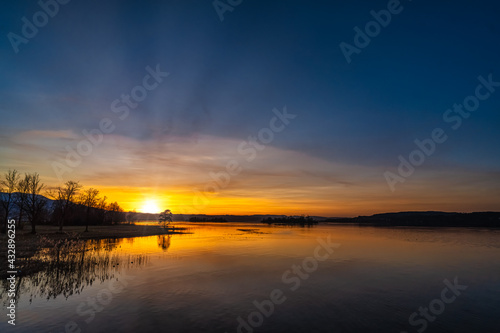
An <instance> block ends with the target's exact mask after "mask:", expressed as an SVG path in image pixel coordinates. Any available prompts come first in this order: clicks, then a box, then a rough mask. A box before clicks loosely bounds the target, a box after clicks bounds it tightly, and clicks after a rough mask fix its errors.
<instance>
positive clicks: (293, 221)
mask: <svg viewBox="0 0 500 333" xmlns="http://www.w3.org/2000/svg"><path fill="white" fill-rule="evenodd" d="M261 222H262V223H267V224H280V225H300V226H306V225H313V224H318V221H316V220H315V219H313V218H312V217H310V216H284V217H268V218H266V219H263V220H262V221H261Z"/></svg>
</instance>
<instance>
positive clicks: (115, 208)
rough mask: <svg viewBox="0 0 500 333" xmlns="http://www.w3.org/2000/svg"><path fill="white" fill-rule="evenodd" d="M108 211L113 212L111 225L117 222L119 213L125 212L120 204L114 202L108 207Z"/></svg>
mask: <svg viewBox="0 0 500 333" xmlns="http://www.w3.org/2000/svg"><path fill="white" fill-rule="evenodd" d="M107 209H108V211H110V212H111V224H113V222H115V221H116V219H117V217H118V213H121V212H123V209H122V208H121V207H120V205H118V202H116V201H115V202H112V203H110V204H109V205H108V207H107Z"/></svg>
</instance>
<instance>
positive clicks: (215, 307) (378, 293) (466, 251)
mask: <svg viewBox="0 0 500 333" xmlns="http://www.w3.org/2000/svg"><path fill="white" fill-rule="evenodd" d="M176 225H178V226H183V227H186V226H187V227H188V228H189V229H188V231H189V232H191V233H190V234H184V235H172V236H152V237H137V238H130V239H121V240H109V241H93V242H89V243H87V244H86V245H85V247H84V248H85V251H81V249H79V250H76V251H74V252H71V253H69V254H67V255H66V257H63V256H61V257H60V258H59V260H60V261H64V260H66V263H65V264H64V265H56V264H54V262H53V258H52V262H51V263H48V264H47V266H46V269H44V270H42V271H41V272H39V273H38V274H35V275H33V276H30V277H24V278H23V279H22V280H21V281H18V284H19V285H20V292H19V299H18V302H19V303H18V309H17V318H16V319H17V320H16V326H15V327H13V326H11V325H8V324H7V323H6V321H7V320H6V319H5V318H6V317H5V315H3V316H2V317H4V319H2V321H1V322H0V331H1V332H54V333H59V332H79V331H81V332H140V331H144V332H147V331H155V332H251V331H254V332H401V331H407V332H417V331H418V330H420V331H421V332H423V331H426V332H498V329H499V328H500V317H499V316H498V306H499V305H500V265H499V258H500V230H482V229H466V228H449V229H425V228H373V227H357V226H345V225H333V224H332V225H318V226H314V227H310V228H307V227H306V228H300V227H281V226H280V227H278V226H276V227H272V226H267V225H262V224H241V223H238V224H236V223H235V224H229V223H227V224H189V223H177V224H176ZM238 229H240V230H238ZM325 244H330V245H325ZM41 255H45V256H50V254H47V253H44V254H41ZM294 266H295V267H294ZM455 279H456V283H457V284H458V285H460V286H464V287H460V286H459V287H458V289H456V290H455V293H453V291H452V290H449V289H450V287H449V286H448V284H451V285H453V284H454V283H455V282H454V280H455ZM445 280H448V282H444V281H445ZM465 286H466V288H465ZM2 288H3V287H2ZM445 288H448V290H445V291H443V290H444V289H445ZM443 295H444V296H443ZM2 300H3V301H4V302H5V300H6V293H5V290H3V289H2ZM273 301H274V303H273ZM4 305H5V303H4ZM429 306H431V308H432V309H431V310H428V311H429V312H428V313H427V314H419V313H418V312H419V308H420V307H422V308H428V307H429ZM259 307H260V308H261V310H259V309H258V308H259ZM3 308H4V311H5V307H4V306H3ZM423 311H425V309H423ZM414 312H417V314H416V315H413V316H414V317H413V321H412V323H413V325H412V324H411V323H410V322H409V318H410V316H412V314H413V313H414ZM2 313H5V312H2ZM426 317H427V319H426ZM238 318H240V319H238Z"/></svg>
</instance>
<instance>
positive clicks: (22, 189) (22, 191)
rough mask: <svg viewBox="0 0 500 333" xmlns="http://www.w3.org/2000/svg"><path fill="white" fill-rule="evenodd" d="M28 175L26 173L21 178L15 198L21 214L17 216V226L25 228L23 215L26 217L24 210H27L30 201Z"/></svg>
mask: <svg viewBox="0 0 500 333" xmlns="http://www.w3.org/2000/svg"><path fill="white" fill-rule="evenodd" d="M27 178H28V175H27V174H24V178H23V179H21V180H20V181H19V182H18V183H17V193H16V198H15V203H16V206H17V208H18V209H19V215H18V218H17V228H18V229H22V228H23V217H24V212H25V210H26V208H27V207H26V205H27V203H28V193H29V189H28V180H27Z"/></svg>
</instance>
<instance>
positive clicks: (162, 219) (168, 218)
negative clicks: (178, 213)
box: [158, 209, 172, 228]
mask: <svg viewBox="0 0 500 333" xmlns="http://www.w3.org/2000/svg"><path fill="white" fill-rule="evenodd" d="M170 222H172V212H171V211H170V209H167V210H165V211H163V212H161V213H160V216H158V223H159V224H160V225H161V226H163V228H167V227H168V225H169V224H170Z"/></svg>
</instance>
